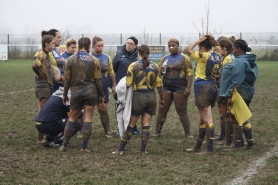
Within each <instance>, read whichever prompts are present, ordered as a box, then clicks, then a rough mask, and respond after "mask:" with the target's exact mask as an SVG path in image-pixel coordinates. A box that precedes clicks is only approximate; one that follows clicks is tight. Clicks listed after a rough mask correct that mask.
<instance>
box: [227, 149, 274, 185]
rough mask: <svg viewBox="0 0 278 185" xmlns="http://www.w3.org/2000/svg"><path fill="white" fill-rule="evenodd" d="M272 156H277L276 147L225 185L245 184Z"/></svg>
mask: <svg viewBox="0 0 278 185" xmlns="http://www.w3.org/2000/svg"><path fill="white" fill-rule="evenodd" d="M274 155H278V146H276V147H274V148H273V149H272V150H271V151H269V152H267V153H265V155H264V156H263V157H260V158H259V159H258V160H256V161H254V162H253V163H252V164H250V165H249V167H248V168H247V170H246V171H245V172H243V174H242V175H241V176H239V177H237V178H234V179H233V180H232V181H230V182H228V183H226V184H227V185H238V184H240V185H243V184H246V183H247V182H248V181H249V180H250V179H251V178H252V176H254V175H256V174H257V173H258V170H259V169H260V168H261V167H264V166H265V165H266V161H267V160H268V159H269V158H271V157H272V156H274Z"/></svg>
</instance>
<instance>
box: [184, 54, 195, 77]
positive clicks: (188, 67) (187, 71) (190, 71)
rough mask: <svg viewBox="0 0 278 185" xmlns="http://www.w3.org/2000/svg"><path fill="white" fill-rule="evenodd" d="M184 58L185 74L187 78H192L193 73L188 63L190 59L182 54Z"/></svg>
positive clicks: (190, 64)
mask: <svg viewBox="0 0 278 185" xmlns="http://www.w3.org/2000/svg"><path fill="white" fill-rule="evenodd" d="M182 55H183V56H184V58H185V62H184V70H185V74H186V75H187V76H193V72H192V63H191V61H190V58H189V57H188V56H186V55H184V54H182Z"/></svg>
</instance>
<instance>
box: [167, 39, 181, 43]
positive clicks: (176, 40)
mask: <svg viewBox="0 0 278 185" xmlns="http://www.w3.org/2000/svg"><path fill="white" fill-rule="evenodd" d="M170 42H175V43H177V44H178V45H180V42H179V41H178V39H176V38H170V39H169V40H168V44H169V43H170Z"/></svg>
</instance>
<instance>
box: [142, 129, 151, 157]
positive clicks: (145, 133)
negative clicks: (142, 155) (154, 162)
mask: <svg viewBox="0 0 278 185" xmlns="http://www.w3.org/2000/svg"><path fill="white" fill-rule="evenodd" d="M149 139H150V126H144V127H143V128H142V136H141V150H140V151H141V152H145V151H146V148H147V145H148V142H149Z"/></svg>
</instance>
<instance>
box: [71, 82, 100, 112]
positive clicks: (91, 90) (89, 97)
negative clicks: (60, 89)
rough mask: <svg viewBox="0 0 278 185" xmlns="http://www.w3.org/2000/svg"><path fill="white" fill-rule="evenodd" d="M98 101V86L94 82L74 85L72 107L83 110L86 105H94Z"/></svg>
mask: <svg viewBox="0 0 278 185" xmlns="http://www.w3.org/2000/svg"><path fill="white" fill-rule="evenodd" d="M97 102H98V93H97V88H96V85H95V84H94V83H91V84H86V85H84V86H79V87H72V89H71V98H70V108H71V109H72V110H81V109H82V108H83V107H84V106H94V105H96V104H97Z"/></svg>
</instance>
